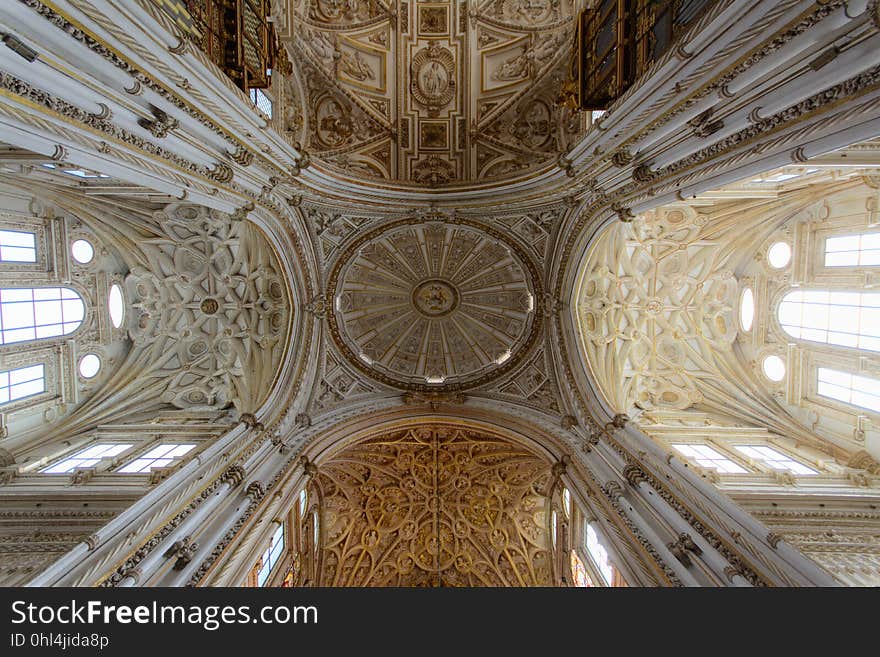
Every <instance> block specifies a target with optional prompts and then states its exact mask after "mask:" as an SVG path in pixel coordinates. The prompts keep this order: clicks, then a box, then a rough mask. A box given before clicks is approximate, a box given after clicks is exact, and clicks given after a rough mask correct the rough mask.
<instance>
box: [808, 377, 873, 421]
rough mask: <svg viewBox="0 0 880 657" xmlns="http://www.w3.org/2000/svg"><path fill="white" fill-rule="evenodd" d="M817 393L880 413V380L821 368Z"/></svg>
mask: <svg viewBox="0 0 880 657" xmlns="http://www.w3.org/2000/svg"><path fill="white" fill-rule="evenodd" d="M817 392H818V393H819V394H820V395H822V396H824V397H830V398H831V399H836V400H837V401H842V402H844V403H845V404H852V405H853V406H860V407H862V408H867V409H868V410H871V411H874V412H875V413H880V380H878V379H872V378H869V377H867V376H858V375H856V374H850V373H849V372H840V371H838V370H832V369H829V368H827V367H820V368H819V371H818V385H817Z"/></svg>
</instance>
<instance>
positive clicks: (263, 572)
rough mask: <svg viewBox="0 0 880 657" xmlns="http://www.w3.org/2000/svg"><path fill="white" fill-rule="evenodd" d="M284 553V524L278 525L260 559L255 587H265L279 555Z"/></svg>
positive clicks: (279, 557)
mask: <svg viewBox="0 0 880 657" xmlns="http://www.w3.org/2000/svg"><path fill="white" fill-rule="evenodd" d="M283 551H284V523H281V524H280V525H278V529H276V530H275V533H274V534H273V535H272V540H271V541H270V543H269V547H267V548H266V549H265V551H264V552H263V555H262V557H261V559H260V565H259V567H258V570H257V586H265V585H266V581H267V580H268V579H269V575H271V574H272V570H274V568H275V566H276V565H277V564H278V561H279V560H280V559H281V554H282V552H283Z"/></svg>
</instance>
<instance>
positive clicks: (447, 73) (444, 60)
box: [411, 41, 455, 111]
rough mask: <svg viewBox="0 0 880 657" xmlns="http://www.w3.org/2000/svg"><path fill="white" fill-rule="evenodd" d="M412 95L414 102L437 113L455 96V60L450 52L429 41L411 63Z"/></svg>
mask: <svg viewBox="0 0 880 657" xmlns="http://www.w3.org/2000/svg"><path fill="white" fill-rule="evenodd" d="M411 88H412V94H413V98H415V100H416V102H418V103H420V104H422V105H424V106H425V107H427V108H428V109H429V110H434V111H437V110H439V109H440V108H442V107H444V106H445V105H448V104H449V102H450V101H451V100H452V97H453V96H454V95H455V58H454V57H453V55H452V52H451V51H450V50H448V49H446V48H443V47H442V46H440V45H438V44H437V42H435V41H431V43H430V44H429V45H428V47H427V48H422V49H421V50H419V51H418V52H417V53H416V54H415V56H414V57H413V61H412V84H411Z"/></svg>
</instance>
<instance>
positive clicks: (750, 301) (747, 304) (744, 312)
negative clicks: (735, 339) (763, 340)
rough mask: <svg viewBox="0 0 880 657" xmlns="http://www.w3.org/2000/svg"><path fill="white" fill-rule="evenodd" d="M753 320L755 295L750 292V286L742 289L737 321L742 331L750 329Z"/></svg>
mask: <svg viewBox="0 0 880 657" xmlns="http://www.w3.org/2000/svg"><path fill="white" fill-rule="evenodd" d="M754 320H755V295H754V294H753V293H752V288H750V287H747V288H746V289H745V290H743V293H742V297H741V298H740V300H739V323H740V326H742V329H743V331H749V330H751V328H752V322H753V321H754Z"/></svg>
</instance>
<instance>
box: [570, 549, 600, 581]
mask: <svg viewBox="0 0 880 657" xmlns="http://www.w3.org/2000/svg"><path fill="white" fill-rule="evenodd" d="M571 577H572V580H573V581H574V585H575V586H579V587H588V586H595V585H594V584H593V580H591V579H590V574H589V573H588V572H587V568H586V566H584V562H583V561H582V560H581V558H580V557H579V556H578V553H577V551H575V550H572V551H571Z"/></svg>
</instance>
